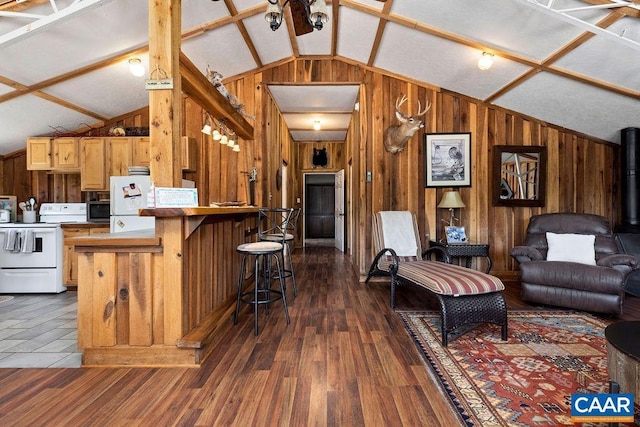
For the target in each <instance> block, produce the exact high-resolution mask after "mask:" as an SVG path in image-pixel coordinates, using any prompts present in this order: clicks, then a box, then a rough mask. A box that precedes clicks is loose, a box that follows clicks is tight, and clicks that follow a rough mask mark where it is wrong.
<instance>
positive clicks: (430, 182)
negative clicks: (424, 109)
mask: <svg viewBox="0 0 640 427" xmlns="http://www.w3.org/2000/svg"><path fill="white" fill-rule="evenodd" d="M424 155H425V172H426V173H425V175H426V176H425V186H426V187H471V133H428V134H426V135H425V138H424Z"/></svg>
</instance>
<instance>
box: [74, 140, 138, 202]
mask: <svg viewBox="0 0 640 427" xmlns="http://www.w3.org/2000/svg"><path fill="white" fill-rule="evenodd" d="M149 145H150V143H149V137H148V136H142V137H139V136H137V137H108V138H82V139H81V140H80V175H81V176H80V182H81V184H80V185H81V190H82V191H109V177H110V176H126V175H129V167H130V166H149V164H150V158H149Z"/></svg>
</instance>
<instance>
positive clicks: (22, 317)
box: [0, 292, 82, 368]
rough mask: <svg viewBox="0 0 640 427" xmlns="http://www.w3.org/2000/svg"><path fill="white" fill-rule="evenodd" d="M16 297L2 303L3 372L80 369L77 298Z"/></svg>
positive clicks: (0, 362) (72, 295)
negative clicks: (39, 369)
mask: <svg viewBox="0 0 640 427" xmlns="http://www.w3.org/2000/svg"><path fill="white" fill-rule="evenodd" d="M3 296H4V295H3ZM12 296H13V298H12V299H10V300H9V301H4V302H0V368H79V367H80V363H81V357H82V353H81V352H80V351H79V350H78V346H77V341H78V330H77V325H76V320H77V317H78V316H77V312H78V299H77V294H76V293H75V292H63V293H61V294H49V295H45V294H21V295H12Z"/></svg>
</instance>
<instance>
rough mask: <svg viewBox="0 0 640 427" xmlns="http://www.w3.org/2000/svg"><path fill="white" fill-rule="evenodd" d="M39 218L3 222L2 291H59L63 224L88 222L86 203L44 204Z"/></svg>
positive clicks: (0, 241) (61, 289)
mask: <svg viewBox="0 0 640 427" xmlns="http://www.w3.org/2000/svg"><path fill="white" fill-rule="evenodd" d="M40 221H41V222H36V223H33V224H30V223H20V222H15V223H2V224H0V245H2V246H0V293H11V294H13V293H16V294H18V293H59V292H64V291H65V290H66V289H67V288H66V286H64V285H63V284H62V254H63V251H64V246H63V235H62V227H61V226H60V224H61V223H66V222H85V221H86V205H85V204H84V203H43V204H42V206H41V207H40Z"/></svg>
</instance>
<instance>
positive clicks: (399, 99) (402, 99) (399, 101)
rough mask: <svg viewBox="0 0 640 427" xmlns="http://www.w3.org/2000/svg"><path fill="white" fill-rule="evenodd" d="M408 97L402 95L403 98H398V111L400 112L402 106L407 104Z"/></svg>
mask: <svg viewBox="0 0 640 427" xmlns="http://www.w3.org/2000/svg"><path fill="white" fill-rule="evenodd" d="M407 99H408V98H407V95H402V98H396V110H399V109H400V107H401V106H402V104H404V103H405V102H407Z"/></svg>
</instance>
